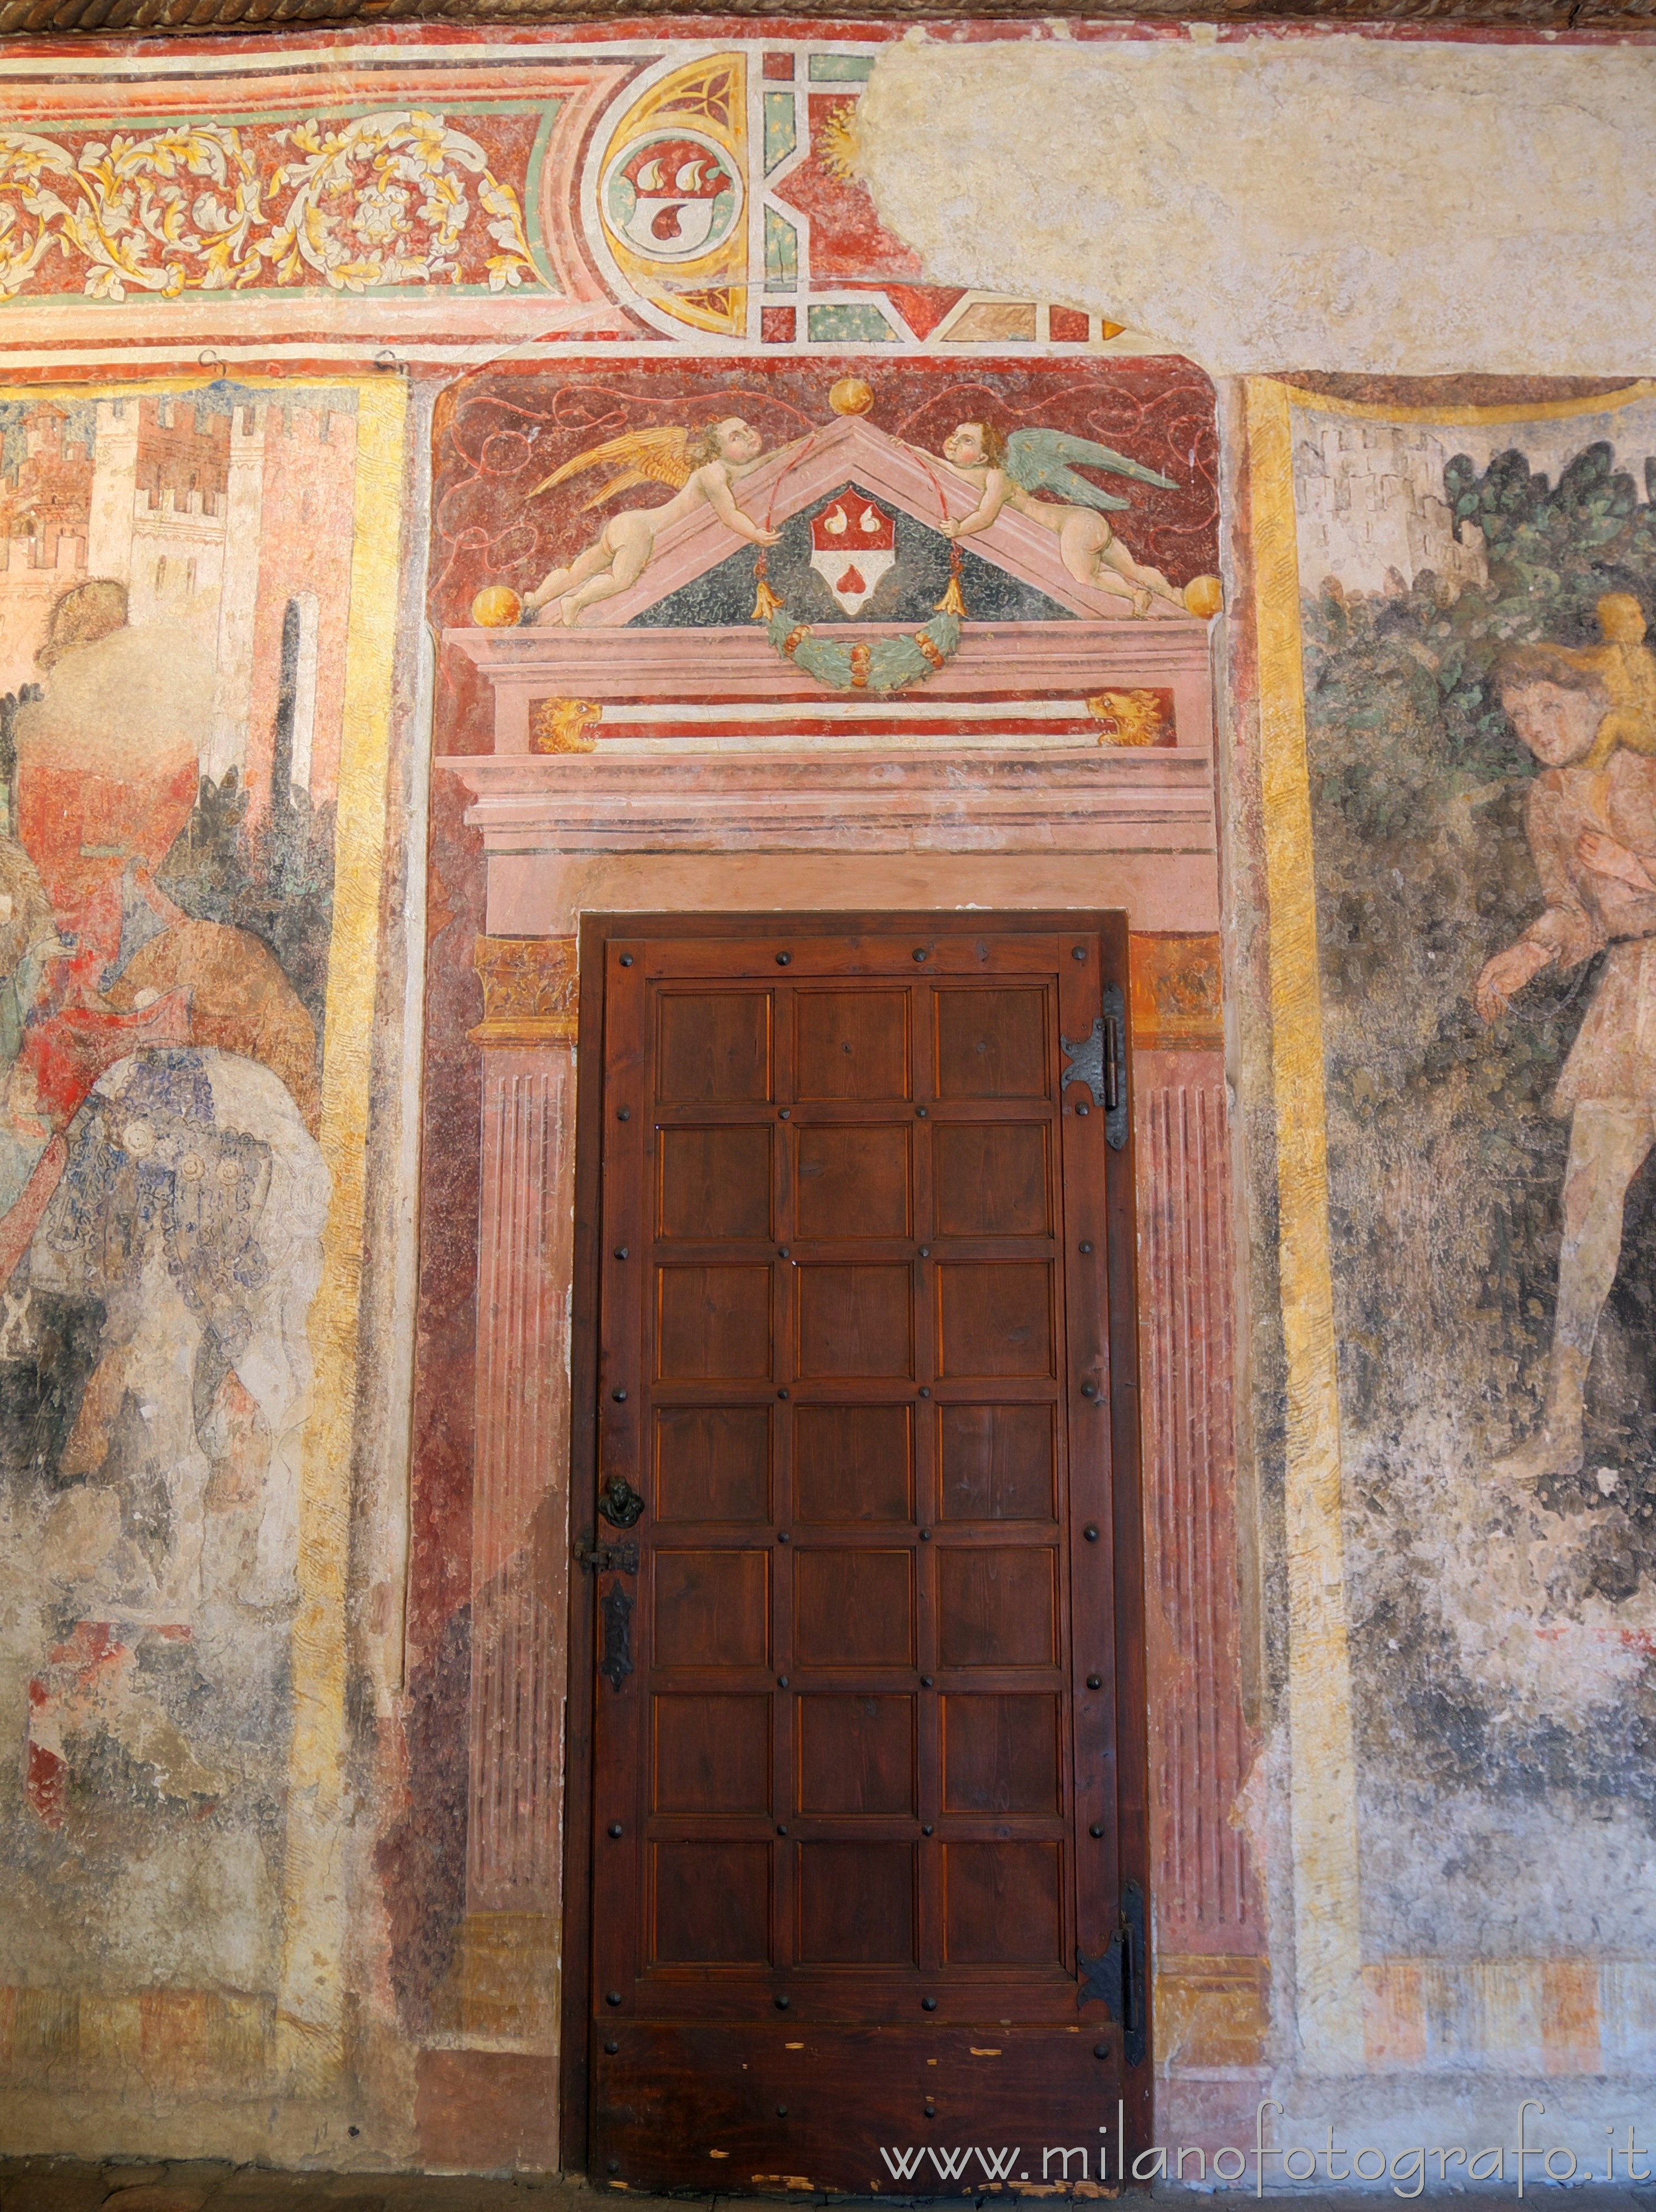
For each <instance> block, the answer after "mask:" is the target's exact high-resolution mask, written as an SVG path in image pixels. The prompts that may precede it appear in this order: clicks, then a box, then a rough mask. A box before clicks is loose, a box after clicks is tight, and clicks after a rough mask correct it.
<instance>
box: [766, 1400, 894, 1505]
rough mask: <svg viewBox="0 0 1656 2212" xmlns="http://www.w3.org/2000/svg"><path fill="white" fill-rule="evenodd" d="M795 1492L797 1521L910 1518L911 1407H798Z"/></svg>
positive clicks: (794, 1453) (794, 1457)
mask: <svg viewBox="0 0 1656 2212" xmlns="http://www.w3.org/2000/svg"><path fill="white" fill-rule="evenodd" d="M793 1495H794V1511H795V1513H796V1514H797V1516H798V1518H799V1519H800V1520H801V1521H912V1520H913V1518H914V1417H913V1412H912V1410H911V1409H910V1407H907V1406H798V1407H795V1408H794V1414H793Z"/></svg>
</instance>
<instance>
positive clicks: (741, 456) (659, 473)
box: [524, 415, 779, 628]
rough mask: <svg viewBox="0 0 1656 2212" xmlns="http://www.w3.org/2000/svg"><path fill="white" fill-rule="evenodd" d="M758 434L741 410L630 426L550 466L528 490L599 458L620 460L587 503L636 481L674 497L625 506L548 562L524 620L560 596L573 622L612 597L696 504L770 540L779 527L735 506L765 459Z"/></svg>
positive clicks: (730, 525) (563, 479) (548, 485)
mask: <svg viewBox="0 0 1656 2212" xmlns="http://www.w3.org/2000/svg"><path fill="white" fill-rule="evenodd" d="M764 452H765V441H764V438H763V436H762V435H761V433H760V432H759V431H757V430H755V428H753V426H752V425H751V423H748V422H743V420H742V417H741V416H739V415H727V416H725V419H724V421H723V422H711V423H709V424H708V425H707V428H705V429H702V430H687V429H684V428H682V427H680V426H677V425H670V426H668V427H667V428H660V429H654V430H629V431H628V432H627V433H626V435H624V436H622V437H619V438H611V439H610V440H609V441H607V442H606V443H605V444H604V445H602V446H594V447H592V448H591V451H590V452H588V453H577V454H576V456H575V458H574V459H573V460H572V461H566V462H565V463H564V465H563V466H562V467H561V469H555V470H554V471H553V472H552V474H551V475H550V476H549V477H547V478H546V479H545V481H544V482H543V483H537V485H536V487H535V489H534V490H533V491H532V492H531V493H530V495H529V496H530V497H531V499H534V498H536V497H537V495H539V494H540V493H541V492H543V491H549V490H550V489H552V487H553V486H554V485H555V484H561V483H567V481H568V479H569V478H570V477H573V476H578V475H579V473H580V471H582V470H583V469H591V468H597V467H598V466H599V465H601V464H603V463H605V462H610V463H616V464H618V466H617V467H616V472H615V474H614V475H613V476H611V477H610V478H609V480H608V481H607V482H606V483H604V485H603V487H602V488H601V489H599V490H597V491H596V492H594V493H593V495H592V496H591V498H590V499H589V500H587V501H586V502H585V505H586V506H587V507H589V508H590V507H601V506H602V505H603V504H604V501H606V500H610V499H613V498H614V497H615V496H616V493H617V492H622V491H626V490H628V489H630V488H631V487H632V486H633V485H634V484H640V483H664V484H670V485H671V486H672V488H673V490H674V493H675V496H674V497H673V498H671V499H670V500H668V501H666V502H665V503H664V505H663V506H660V507H628V508H626V509H624V510H623V511H622V513H620V514H612V515H611V516H610V520H608V521H607V522H606V523H605V524H604V527H603V529H602V530H601V531H600V532H598V535H597V538H596V539H595V540H594V542H593V543H592V544H591V545H589V546H588V547H587V549H586V550H585V552H584V553H578V554H577V555H576V556H575V558H574V559H573V561H571V562H568V563H567V566H565V567H563V568H554V569H553V570H552V571H551V573H550V574H549V575H547V576H545V577H543V579H542V580H541V581H540V583H539V584H538V585H537V586H536V588H535V589H534V590H533V591H532V592H530V594H529V596H528V597H527V599H525V601H524V616H525V619H529V618H531V617H535V618H538V617H540V616H541V615H542V613H543V610H545V609H546V608H549V607H550V606H552V605H555V604H557V603H558V602H560V601H561V608H560V616H561V620H562V621H563V623H565V624H566V625H567V627H570V628H573V626H574V624H575V623H578V622H579V620H580V617H581V615H582V613H583V612H584V611H585V609H586V608H588V607H591V606H596V605H597V604H598V602H599V600H601V599H614V597H615V596H616V592H624V591H625V590H626V589H627V587H628V585H629V584H635V583H636V582H637V581H638V580H639V578H640V576H641V575H642V574H644V571H645V570H646V568H648V567H649V565H650V561H651V558H652V555H653V554H654V552H655V550H656V538H657V537H658V534H659V533H660V532H662V531H663V530H664V529H665V528H666V527H667V526H668V524H669V523H672V522H676V521H677V520H679V518H680V516H681V515H685V514H689V513H693V512H694V511H695V508H697V507H702V506H707V507H712V509H713V513H715V514H716V515H717V516H718V517H719V520H720V521H721V522H722V523H724V525H725V527H726V528H727V529H730V530H733V531H734V532H736V534H737V537H738V538H746V539H747V541H748V543H749V544H750V545H774V544H776V542H777V538H778V535H779V533H778V532H776V531H774V530H767V529H766V528H765V526H763V524H761V523H758V522H755V520H754V519H753V517H752V516H751V515H750V514H748V513H745V512H744V511H743V509H742V508H741V507H738V506H737V501H736V491H735V487H736V486H737V484H738V483H741V481H742V479H743V477H745V476H748V475H749V474H751V472H752V471H754V470H755V468H757V467H758V465H759V464H760V462H761V460H762V459H763V458H764Z"/></svg>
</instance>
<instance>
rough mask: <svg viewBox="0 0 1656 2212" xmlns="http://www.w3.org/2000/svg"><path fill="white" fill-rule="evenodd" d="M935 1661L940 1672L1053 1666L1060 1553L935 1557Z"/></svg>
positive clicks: (943, 1553)
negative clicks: (953, 1668) (954, 1668)
mask: <svg viewBox="0 0 1656 2212" xmlns="http://www.w3.org/2000/svg"><path fill="white" fill-rule="evenodd" d="M937 1660H938V1663H939V1664H940V1665H941V1666H944V1667H1051V1666H1053V1665H1055V1664H1056V1663H1057V1661H1058V1553H1056V1552H1055V1551H1050V1550H1048V1549H1047V1548H1046V1546H1044V1545H1039V1546H1038V1545H1030V1546H1028V1547H1027V1548H1026V1547H1019V1548H1017V1549H1016V1550H1014V1549H1013V1548H1012V1547H1010V1546H1008V1547H1005V1548H1004V1549H1002V1548H999V1547H997V1548H996V1549H995V1550H993V1551H989V1550H979V1549H977V1548H976V1547H974V1548H973V1549H972V1550H970V1551H967V1550H964V1549H956V1548H955V1547H953V1546H949V1547H944V1548H942V1549H940V1550H939V1551H938V1553H937Z"/></svg>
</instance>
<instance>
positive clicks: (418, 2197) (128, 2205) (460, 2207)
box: [0, 2158, 1656, 2212]
mask: <svg viewBox="0 0 1656 2212" xmlns="http://www.w3.org/2000/svg"><path fill="white" fill-rule="evenodd" d="M1653 2192H1656V2184H1653V2185H1652V2189H1651V2190H1642V2191H1641V2190H1631V2189H1607V2188H1603V2187H1599V2188H1596V2189H1592V2188H1583V2189H1538V2188H1537V2187H1536V2186H1535V2185H1534V2184H1533V2183H1532V2184H1531V2185H1530V2187H1529V2188H1528V2189H1527V2190H1526V2193H1525V2201H1526V2204H1527V2203H1531V2202H1533V2201H1535V2200H1539V2201H1540V2203H1541V2204H1542V2205H1543V2206H1544V2207H1546V2208H1547V2212H1653V2204H1656V2193H1653ZM618 2193H619V2192H612V2191H608V2190H595V2189H589V2188H587V2187H586V2186H585V2184H583V2183H580V2182H578V2181H562V2180H559V2179H555V2178H553V2177H548V2178H546V2179H533V2178H531V2177H529V2176H519V2178H517V2179H513V2180H484V2179H476V2178H473V2177H469V2176H459V2175H438V2174H411V2173H276V2172H271V2171H270V2168H268V2167H264V2166H223V2165H209V2164H206V2163H199V2164H197V2163H191V2164H178V2163H174V2164H171V2165H164V2164H161V2163H159V2162H155V2163H150V2164H138V2163H136V2162H133V2163H130V2164H124V2165H120V2164H113V2163H112V2164H108V2165H104V2166H84V2165H81V2164H79V2163H78V2162H76V2161H75V2160H70V2159H61V2158H0V2212H600V2208H601V2207H606V2206H613V2205H614V2204H615V2202H616V2195H617V2194H618ZM1431 2193H1432V2194H1433V2195H1434V2196H1436V2195H1437V2192H1435V2191H1434V2192H1431ZM1449 2194H1450V2196H1451V2197H1455V2198H1459V2199H1463V2200H1465V2199H1470V2200H1471V2201H1472V2202H1474V2203H1477V2205H1478V2206H1480V2207H1483V2208H1489V2212H1495V2208H1499V2212H1507V2208H1508V2207H1513V2208H1514V2212H1515V2208H1516V2206H1517V2201H1518V2200H1517V2194H1516V2191H1513V2189H1511V2188H1507V2189H1494V2190H1487V2189H1477V2188H1474V2189H1471V2190H1455V2191H1450V2192H1449ZM1133 2195H1134V2197H1135V2198H1137V2202H1138V2203H1140V2204H1141V2205H1143V2206H1144V2207H1145V2208H1146V2212H1149V2208H1150V2207H1151V2206H1152V2205H1154V2206H1155V2207H1156V2208H1158V2212H1160V2209H1161V2208H1165V2207H1167V2206H1168V2205H1170V2204H1173V2203H1178V2204H1180V2205H1182V2206H1184V2207H1186V2208H1187V2212H1209V2208H1212V2212H1220V2205H1221V2203H1222V2202H1224V2201H1227V2200H1229V2199H1232V2198H1234V2200H1235V2202H1236V2205H1237V2208H1238V2212H1240V2208H1241V2207H1242V2206H1243V2205H1253V2206H1254V2207H1255V2208H1256V2212H1258V2208H1259V2206H1261V2205H1262V2204H1263V2206H1264V2207H1265V2212H1273V2208H1274V2212H1289V2208H1290V2207H1291V2208H1292V2212H1376V2207H1377V2206H1380V2205H1395V2204H1396V2203H1398V2201H1399V2200H1398V2198H1397V2197H1395V2196H1394V2195H1393V2194H1392V2191H1389V2190H1384V2191H1373V2192H1370V2193H1368V2194H1365V2195H1362V2196H1354V2195H1351V2194H1349V2193H1344V2192H1342V2193H1340V2194H1338V2195H1325V2194H1319V2193H1317V2192H1316V2191H1310V2192H1308V2193H1307V2194H1306V2195H1303V2196H1285V2197H1284V2196H1269V2197H1264V2198H1263V2199H1261V2198H1259V2197H1255V2196H1254V2194H1253V2190H1252V2189H1251V2188H1248V2187H1247V2186H1245V2185H1244V2186H1239V2187H1237V2188H1234V2189H1219V2190H1215V2191H1202V2192H1198V2191H1192V2190H1185V2191H1163V2190H1160V2189H1158V2190H1156V2191H1154V2192H1151V2191H1134V2192H1133ZM627 2201H628V2204H629V2205H630V2206H636V2207H638V2208H640V2212H685V2208H686V2207H688V2206H694V2207H696V2208H699V2212H741V2208H742V2207H743V2206H744V2205H751V2204H753V2203H755V2199H753V2198H751V2197H634V2196H633V2195H632V2193H631V2192H630V2191H628V2196H627ZM767 2201H769V2202H775V2201H776V2200H767ZM786 2201H787V2202H789V2203H793V2204H796V2205H798V2203H800V2199H799V2198H798V2197H791V2198H789V2199H787V2200H786ZM827 2201H829V2200H825V2199H823V2198H821V2197H816V2198H807V2199H806V2200H805V2203H806V2205H807V2207H810V2206H812V2205H816V2204H822V2203H825V2202H827ZM1439 2201H1441V2198H1440V2199H1439ZM832 2202H833V2203H834V2206H835V2212H840V2207H845V2208H846V2212H853V2208H855V2207H857V2206H859V2205H864V2206H866V2207H867V2212H874V2208H875V2207H876V2206H878V2207H879V2208H880V2212H891V2208H894V2207H896V2206H899V2205H903V2204H911V2205H913V2204H925V2203H932V2204H935V2205H936V2207H937V2212H951V2209H952V2212H965V2208H966V2207H967V2206H968V2205H971V2204H973V2203H974V2202H975V2205H976V2206H977V2207H979V2208H981V2209H982V2212H992V2207H993V2203H994V2200H993V2199H992V2198H986V2197H980V2198H977V2199H976V2200H973V2199H971V2198H935V2199H926V2198H923V2197H908V2198H902V2197H870V2198H866V2199H852V2198H846V2197H842V2198H836V2199H834V2200H832Z"/></svg>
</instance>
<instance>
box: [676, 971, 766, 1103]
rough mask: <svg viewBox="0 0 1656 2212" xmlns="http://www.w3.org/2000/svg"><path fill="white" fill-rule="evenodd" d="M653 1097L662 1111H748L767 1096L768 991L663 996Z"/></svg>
mask: <svg viewBox="0 0 1656 2212" xmlns="http://www.w3.org/2000/svg"><path fill="white" fill-rule="evenodd" d="M656 1004H657V1008H658V1012H657V1017H656V1046H657V1049H656V1096H657V1097H658V1098H659V1099H660V1100H661V1102H662V1103H663V1104H664V1105H667V1106H688V1105H707V1106H713V1105H721V1106H731V1105H748V1104H750V1103H755V1102H759V1101H762V1100H765V1099H767V1098H768V1097H770V1095H771V994H770V993H769V992H768V991H664V992H662V993H661V994H660V996H659V997H658V1000H657V1001H656Z"/></svg>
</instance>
